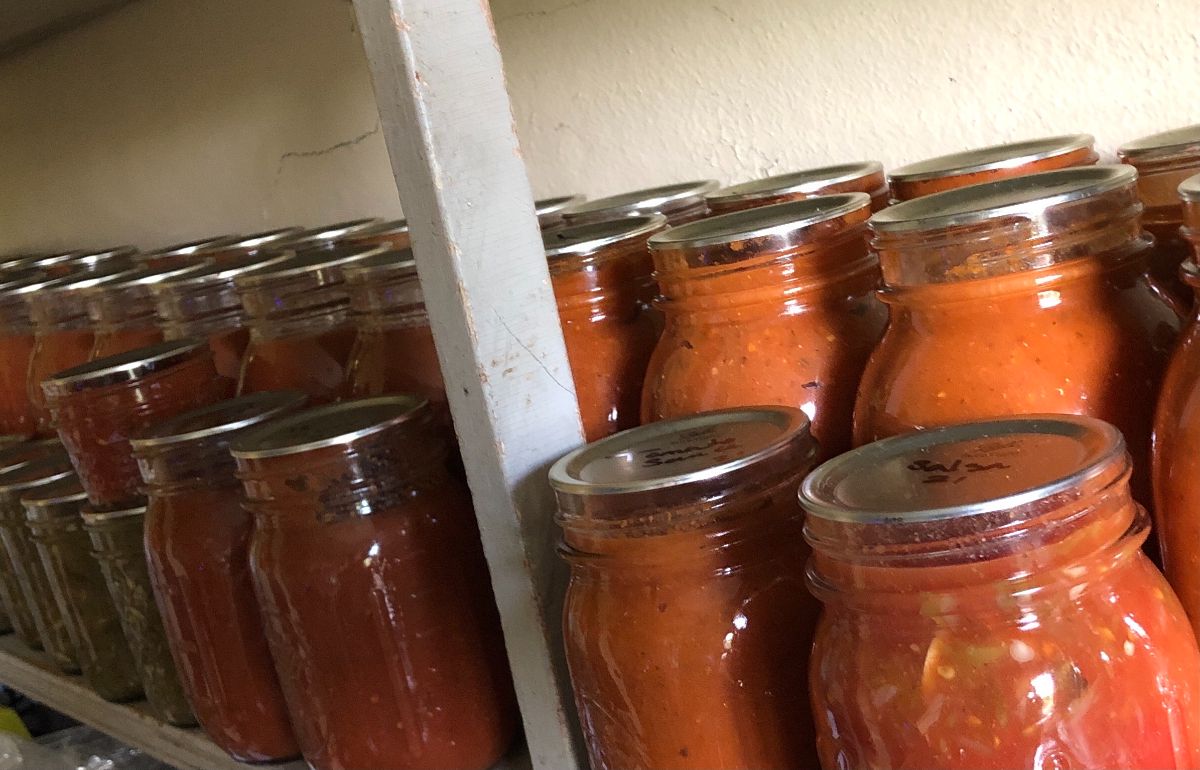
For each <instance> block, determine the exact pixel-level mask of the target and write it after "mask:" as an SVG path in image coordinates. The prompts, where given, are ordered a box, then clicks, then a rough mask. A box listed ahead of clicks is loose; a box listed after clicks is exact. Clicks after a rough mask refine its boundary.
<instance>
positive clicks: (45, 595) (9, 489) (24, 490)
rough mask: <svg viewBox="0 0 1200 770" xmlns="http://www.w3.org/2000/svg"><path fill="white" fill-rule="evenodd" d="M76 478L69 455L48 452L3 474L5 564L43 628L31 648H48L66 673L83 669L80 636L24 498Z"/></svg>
mask: <svg viewBox="0 0 1200 770" xmlns="http://www.w3.org/2000/svg"><path fill="white" fill-rule="evenodd" d="M72 476H74V472H73V471H72V470H71V463H70V461H69V460H68V459H67V458H66V457H65V456H48V457H44V458H41V459H38V460H37V461H35V462H30V463H26V464H24V465H20V466H18V467H16V468H10V469H8V470H5V471H3V472H0V541H2V542H3V544H4V551H5V554H6V556H7V563H6V564H5V566H6V567H9V566H11V567H12V575H13V576H14V577H15V578H16V583H17V585H18V586H19V587H20V595H21V597H22V598H23V599H24V603H25V607H26V608H28V610H29V613H30V616H31V618H32V621H33V626H34V628H35V629H36V630H37V642H38V643H36V644H30V645H29V646H30V647H33V648H34V649H44V650H45V651H46V654H47V655H48V656H49V658H50V661H51V662H52V663H53V664H54V665H55V666H57V667H58V669H59V670H60V671H62V672H63V673H65V674H78V673H79V658H78V654H77V653H76V651H75V640H73V639H72V638H71V635H70V634H69V633H68V632H67V625H66V623H65V622H64V621H63V616H62V612H61V611H60V610H59V608H58V602H57V601H56V600H55V598H54V592H53V590H52V589H51V588H50V579H49V578H48V577H47V576H46V569H45V567H43V566H42V560H41V558H40V557H39V556H38V552H37V546H36V545H34V542H33V536H32V535H31V534H30V532H29V525H28V524H27V523H26V520H25V509H24V507H22V506H21V497H22V495H26V494H29V493H30V492H31V491H32V490H34V489H36V488H37V487H41V486H46V485H48V484H53V483H55V482H57V481H62V480H63V479H67V478H71V477H72ZM5 583H6V584H7V583H8V581H5ZM14 606H15V605H14ZM12 617H14V618H15V617H16V616H15V615H13V616H12ZM26 641H29V640H26Z"/></svg>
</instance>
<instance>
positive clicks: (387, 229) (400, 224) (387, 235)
mask: <svg viewBox="0 0 1200 770" xmlns="http://www.w3.org/2000/svg"><path fill="white" fill-rule="evenodd" d="M342 240H343V242H345V243H349V244H354V245H355V246H387V247H389V248H392V249H407V248H408V247H409V246H410V245H411V243H410V241H409V236H408V220H407V219H393V220H392V221H390V222H380V223H379V224H377V225H374V226H373V227H369V228H367V229H365V230H359V231H358V232H356V233H354V234H352V235H348V236H346V237H345V238H343V239H342Z"/></svg>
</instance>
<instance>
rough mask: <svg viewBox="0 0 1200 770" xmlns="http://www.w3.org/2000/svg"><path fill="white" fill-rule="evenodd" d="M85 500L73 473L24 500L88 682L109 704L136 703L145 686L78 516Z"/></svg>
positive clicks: (59, 607) (25, 497) (35, 491)
mask: <svg viewBox="0 0 1200 770" xmlns="http://www.w3.org/2000/svg"><path fill="white" fill-rule="evenodd" d="M86 501H87V493H86V492H84V491H83V487H82V486H80V485H79V479H78V478H77V477H76V476H74V475H72V476H69V477H67V478H64V479H62V480H60V481H57V482H55V483H53V484H46V485H44V486H41V487H38V488H36V489H33V490H30V491H29V492H27V493H25V494H24V495H22V496H21V505H23V506H25V518H26V521H27V522H28V524H29V532H30V535H31V536H32V537H33V542H34V543H35V544H36V545H37V550H38V555H39V556H40V557H41V560H42V566H43V568H44V569H45V571H46V577H47V578H48V579H49V581H50V587H51V589H52V590H53V591H54V598H55V600H56V601H57V602H58V609H59V612H61V613H62V617H63V620H64V622H65V623H66V625H67V630H68V632H70V634H71V637H72V638H73V639H74V640H75V646H76V652H77V653H78V660H79V667H80V668H81V669H83V676H84V678H85V679H87V682H88V684H89V685H91V687H92V689H93V690H95V691H96V694H97V695H99V696H100V697H101V698H104V699H105V700H108V701H115V702H118V703H119V702H123V701H130V700H136V699H138V698H140V697H141V696H142V683H141V681H140V680H139V679H138V674H137V668H136V667H135V666H134V664H133V653H132V652H130V650H129V643H128V642H127V641H126V640H125V634H124V632H122V631H121V621H120V619H119V618H118V617H117V608H116V606H115V605H114V604H113V600H112V597H110V596H109V595H108V586H107V585H106V584H105V582H104V575H103V574H102V573H101V572H100V565H99V564H97V563H96V559H95V557H93V556H92V549H91V542H90V541H89V539H88V535H87V532H85V531H84V529H83V518H82V517H81V516H80V515H79V509H80V507H81V506H82V505H83V504H84V502H86Z"/></svg>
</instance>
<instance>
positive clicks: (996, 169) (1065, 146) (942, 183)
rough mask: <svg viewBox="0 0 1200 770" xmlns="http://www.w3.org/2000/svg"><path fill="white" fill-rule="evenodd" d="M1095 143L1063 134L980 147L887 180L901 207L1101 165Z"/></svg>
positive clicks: (897, 173) (905, 170)
mask: <svg viewBox="0 0 1200 770" xmlns="http://www.w3.org/2000/svg"><path fill="white" fill-rule="evenodd" d="M1095 143H1096V140H1095V138H1094V137H1092V136H1091V135H1090V134H1067V135H1065V136H1048V137H1045V138H1043V139H1031V140H1028V141H1024V142H1010V143H1008V144H997V145H993V146H991V147H981V148H979V149H977V150H966V151H964V152H956V153H952V154H950V155H941V156H939V157H936V158H930V159H929V160H923V161H920V162H918V163H910V164H909V165H907V166H901V167H900V168H898V169H895V170H893V171H892V172H891V173H890V174H888V184H889V185H890V187H891V190H892V199H893V201H894V202H899V201H907V200H912V199H913V198H921V197H924V196H926V195H932V194H933V193H939V192H945V191H946V190H956V189H958V188H959V187H966V186H967V185H972V184H979V183H980V182H995V181H997V180H999V179H1009V178H1012V177H1017V176H1026V175H1027V174H1033V173H1036V172H1038V171H1053V170H1054V169H1060V168H1070V167H1072V166H1092V165H1095V164H1096V161H1098V160H1099V159H1100V156H1099V155H1097V154H1096V150H1095V149H1094V148H1095Z"/></svg>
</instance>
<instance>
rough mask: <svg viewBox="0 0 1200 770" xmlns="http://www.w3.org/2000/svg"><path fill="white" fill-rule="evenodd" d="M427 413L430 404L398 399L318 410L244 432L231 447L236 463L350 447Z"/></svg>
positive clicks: (361, 401) (412, 398)
mask: <svg viewBox="0 0 1200 770" xmlns="http://www.w3.org/2000/svg"><path fill="white" fill-rule="evenodd" d="M428 412H429V401H428V400H427V399H424V398H418V397H417V396H408V395H398V396H380V397H377V398H361V399H354V400H351V401H340V402H338V403H336V404H328V405H326V406H318V407H314V408H312V409H306V410H304V411H302V412H297V413H295V414H291V415H288V416H287V417H283V418H280V419H278V420H275V421H273V422H271V423H270V424H269V425H263V426H261V427H259V428H256V429H254V430H251V431H249V432H247V433H246V434H245V435H243V436H240V437H239V438H238V439H237V440H235V441H234V442H233V444H232V445H231V446H230V448H229V451H230V454H232V455H233V456H234V458H235V459H237V460H266V459H271V458H275V457H285V456H288V455H296V454H303V453H305V452H312V451H315V450H318V449H325V448H327V447H332V446H341V445H345V444H352V443H354V442H355V441H358V440H359V439H363V438H366V437H367V436H371V435H374V434H376V433H379V432H381V431H384V430H387V429H389V428H393V427H395V426H397V425H401V424H403V423H406V422H409V421H411V420H413V419H414V418H417V417H419V416H420V415H421V414H425V413H428Z"/></svg>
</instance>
